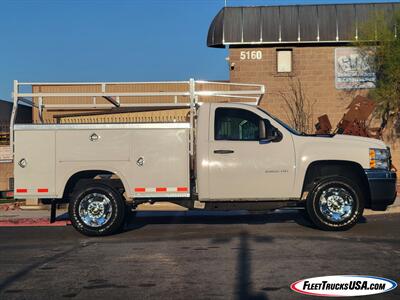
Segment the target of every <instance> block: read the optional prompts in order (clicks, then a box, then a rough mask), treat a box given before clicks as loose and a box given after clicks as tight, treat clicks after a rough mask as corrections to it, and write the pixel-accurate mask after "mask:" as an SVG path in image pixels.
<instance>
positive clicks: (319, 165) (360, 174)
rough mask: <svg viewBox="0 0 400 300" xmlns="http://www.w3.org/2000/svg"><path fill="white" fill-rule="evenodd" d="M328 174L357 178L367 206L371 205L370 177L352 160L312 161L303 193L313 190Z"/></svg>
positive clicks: (305, 179)
mask: <svg viewBox="0 0 400 300" xmlns="http://www.w3.org/2000/svg"><path fill="white" fill-rule="evenodd" d="M328 176H342V177H346V178H348V179H351V180H355V181H356V182H357V184H358V185H359V186H360V189H361V191H362V192H363V196H364V200H365V207H366V208H369V207H370V206H371V205H370V202H371V201H370V199H371V198H370V196H371V195H370V192H369V185H368V179H367V176H366V174H365V172H364V169H363V168H362V167H361V165H360V164H358V163H356V162H351V161H337V160H327V161H316V162H312V163H311V164H310V165H309V166H308V168H307V171H306V175H305V178H304V183H303V189H302V194H303V193H304V192H309V191H311V190H312V188H313V187H314V185H315V184H316V183H317V182H318V181H319V180H320V179H322V178H324V177H328Z"/></svg>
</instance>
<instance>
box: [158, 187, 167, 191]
mask: <svg viewBox="0 0 400 300" xmlns="http://www.w3.org/2000/svg"><path fill="white" fill-rule="evenodd" d="M166 191H167V188H165V187H158V188H156V192H166Z"/></svg>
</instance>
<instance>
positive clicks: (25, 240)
mask: <svg viewBox="0 0 400 300" xmlns="http://www.w3.org/2000/svg"><path fill="white" fill-rule="evenodd" d="M399 228H400V214H387V215H376V216H367V217H366V218H365V219H363V220H362V222H361V223H360V224H358V225H357V226H356V227H354V228H353V229H351V230H350V231H347V232H323V231H319V230H316V229H314V228H312V226H311V225H310V224H309V223H308V222H307V220H306V219H305V218H304V217H303V216H302V215H301V214H300V213H297V212H282V213H275V214H257V215H251V214H245V213H239V214H213V213H211V214H205V215H204V214H194V213H185V212H177V213H163V212H152V213H150V212H142V213H139V214H138V215H137V216H136V218H135V219H134V220H133V219H132V220H130V223H129V224H128V226H127V228H126V229H125V231H124V232H122V233H120V234H117V235H114V236H109V237H103V238H88V237H85V236H82V235H80V234H79V233H77V232H76V231H75V230H74V229H73V228H72V227H71V226H67V227H45V228H44V227H32V228H31V227H19V228H15V227H9V228H7V227H2V228H0V266H1V268H0V299H68V298H73V299H93V298H96V299H288V298H295V299H303V298H304V299H312V297H310V296H305V295H300V294H296V293H295V292H293V291H291V290H290V284H291V283H293V282H295V281H297V280H299V279H303V278H308V277H316V276H324V275H338V274H360V275H374V276H381V277H386V278H389V279H392V280H395V281H396V282H399V281H400V280H399V279H400V277H399V266H400V235H399V233H400V229H399ZM399 296H400V289H399V288H397V289H396V290H394V291H392V292H389V293H386V294H382V295H375V296H369V297H368V299H399Z"/></svg>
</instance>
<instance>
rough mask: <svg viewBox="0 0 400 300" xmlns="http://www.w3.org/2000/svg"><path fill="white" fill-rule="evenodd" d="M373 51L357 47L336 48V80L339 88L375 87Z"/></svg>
mask: <svg viewBox="0 0 400 300" xmlns="http://www.w3.org/2000/svg"><path fill="white" fill-rule="evenodd" d="M371 59H373V53H371V52H369V53H367V52H366V51H363V50H360V49H359V48H355V47H340V48H336V49H335V80H336V88H337V89H370V88H375V82H376V75H375V72H374V70H373V68H372V64H371Z"/></svg>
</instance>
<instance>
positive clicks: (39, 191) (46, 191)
mask: <svg viewBox="0 0 400 300" xmlns="http://www.w3.org/2000/svg"><path fill="white" fill-rule="evenodd" d="M37 191H38V193H48V192H49V189H43V188H41V189H37Z"/></svg>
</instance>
